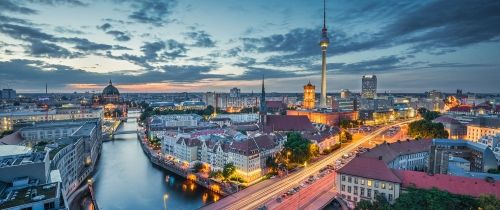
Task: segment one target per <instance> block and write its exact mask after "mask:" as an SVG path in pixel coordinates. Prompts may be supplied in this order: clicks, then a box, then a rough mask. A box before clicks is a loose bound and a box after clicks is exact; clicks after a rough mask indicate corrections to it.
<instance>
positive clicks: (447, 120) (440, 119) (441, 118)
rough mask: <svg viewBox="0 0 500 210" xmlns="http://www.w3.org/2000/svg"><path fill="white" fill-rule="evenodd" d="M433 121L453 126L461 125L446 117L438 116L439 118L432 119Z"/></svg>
mask: <svg viewBox="0 0 500 210" xmlns="http://www.w3.org/2000/svg"><path fill="white" fill-rule="evenodd" d="M433 121H435V122H440V123H449V124H455V125H457V124H462V123H460V122H459V121H458V120H456V119H453V118H451V117H448V116H440V117H438V118H436V119H434V120H433Z"/></svg>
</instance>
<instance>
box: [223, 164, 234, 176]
mask: <svg viewBox="0 0 500 210" xmlns="http://www.w3.org/2000/svg"><path fill="white" fill-rule="evenodd" d="M234 172H236V167H234V164H233V163H228V164H226V165H224V169H223V170H222V176H223V177H224V179H225V180H228V179H229V178H230V177H231V176H232V175H233V174H234Z"/></svg>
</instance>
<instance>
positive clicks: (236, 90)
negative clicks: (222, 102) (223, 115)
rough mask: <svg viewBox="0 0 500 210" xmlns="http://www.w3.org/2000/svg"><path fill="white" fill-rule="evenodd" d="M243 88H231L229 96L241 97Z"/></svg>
mask: <svg viewBox="0 0 500 210" xmlns="http://www.w3.org/2000/svg"><path fill="white" fill-rule="evenodd" d="M240 93H241V90H240V89H239V88H237V87H234V88H231V90H230V91H229V97H231V98H239V97H240Z"/></svg>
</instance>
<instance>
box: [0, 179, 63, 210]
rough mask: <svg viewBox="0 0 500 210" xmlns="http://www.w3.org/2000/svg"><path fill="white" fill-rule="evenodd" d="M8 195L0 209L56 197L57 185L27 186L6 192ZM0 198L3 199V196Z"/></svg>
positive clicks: (0, 204)
mask: <svg viewBox="0 0 500 210" xmlns="http://www.w3.org/2000/svg"><path fill="white" fill-rule="evenodd" d="M7 193H8V195H6V196H7V198H6V200H5V201H4V202H3V203H0V208H1V209H5V208H11V207H15V206H18V205H21V204H27V203H32V202H38V201H42V200H47V199H51V198H56V197H57V183H51V184H44V185H38V186H28V187H25V188H22V189H11V190H7ZM0 197H4V196H3V195H2V196H0Z"/></svg>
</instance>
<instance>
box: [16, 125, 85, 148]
mask: <svg viewBox="0 0 500 210" xmlns="http://www.w3.org/2000/svg"><path fill="white" fill-rule="evenodd" d="M86 121H87V120H60V121H47V122H36V123H33V124H32V125H31V126H27V127H24V128H21V129H20V130H19V133H20V134H21V138H22V139H23V140H25V141H27V142H31V143H33V144H35V143H37V142H40V141H45V142H53V141H55V140H57V139H60V138H66V137H69V136H71V135H72V134H73V133H75V132H76V131H77V130H78V129H80V127H81V126H82V124H83V123H85V122H86Z"/></svg>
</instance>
